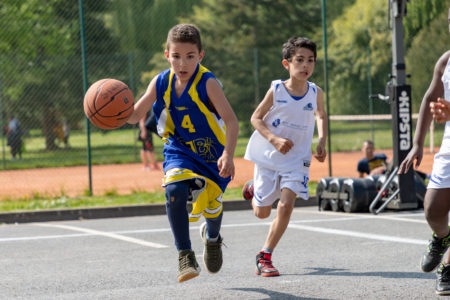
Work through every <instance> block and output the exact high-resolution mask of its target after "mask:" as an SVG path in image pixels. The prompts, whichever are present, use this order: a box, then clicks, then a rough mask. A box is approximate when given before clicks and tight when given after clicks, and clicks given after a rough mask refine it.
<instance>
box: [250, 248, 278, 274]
mask: <svg viewBox="0 0 450 300" xmlns="http://www.w3.org/2000/svg"><path fill="white" fill-rule="evenodd" d="M255 274H256V275H261V276H263V277H271V276H279V275H280V272H278V270H277V269H276V268H275V267H274V266H272V253H265V252H262V251H261V252H259V253H258V254H257V255H256V270H255Z"/></svg>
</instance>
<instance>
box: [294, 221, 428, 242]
mask: <svg viewBox="0 0 450 300" xmlns="http://www.w3.org/2000/svg"><path fill="white" fill-rule="evenodd" d="M289 228H295V229H301V230H307V231H313V232H320V233H327V234H333V235H345V236H352V237H358V238H364V239H369V240H378V241H384V242H396V243H405V244H415V245H427V244H428V242H427V241H425V240H417V239H409V238H401V237H395V236H389V235H381V234H373V233H364V232H357V231H350V230H341V229H332V228H321V227H312V226H307V225H298V224H289Z"/></svg>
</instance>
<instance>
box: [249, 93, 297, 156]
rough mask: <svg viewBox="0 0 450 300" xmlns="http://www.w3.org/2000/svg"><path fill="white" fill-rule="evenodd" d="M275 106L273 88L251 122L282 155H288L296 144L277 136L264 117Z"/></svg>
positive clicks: (257, 108)
mask: <svg viewBox="0 0 450 300" xmlns="http://www.w3.org/2000/svg"><path fill="white" fill-rule="evenodd" d="M272 106H273V89H272V87H271V88H270V89H269V90H268V91H267V93H266V95H265V96H264V99H263V100H262V101H261V103H259V105H258V107H256V109H255V111H254V112H253V114H252V117H251V119H250V122H251V123H252V125H253V127H255V129H256V130H258V132H259V133H260V134H261V135H262V136H263V137H264V138H266V139H267V140H268V141H269V142H270V143H271V144H272V145H273V146H274V147H275V149H277V150H278V151H279V152H281V153H282V154H286V153H287V152H288V151H289V150H291V148H292V147H293V146H294V143H293V142H292V141H291V140H289V139H285V138H281V137H279V136H277V135H275V134H273V132H272V131H270V129H269V128H268V127H267V126H266V123H264V120H263V119H264V116H265V115H266V114H267V112H268V111H269V110H270V108H271V107H272Z"/></svg>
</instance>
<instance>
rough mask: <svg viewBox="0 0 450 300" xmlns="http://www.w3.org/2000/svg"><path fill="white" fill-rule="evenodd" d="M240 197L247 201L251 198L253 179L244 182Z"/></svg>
mask: <svg viewBox="0 0 450 300" xmlns="http://www.w3.org/2000/svg"><path fill="white" fill-rule="evenodd" d="M242 197H244V199H245V200H249V201H250V200H252V199H253V179H252V180H249V181H247V182H246V183H245V184H244V187H243V188H242Z"/></svg>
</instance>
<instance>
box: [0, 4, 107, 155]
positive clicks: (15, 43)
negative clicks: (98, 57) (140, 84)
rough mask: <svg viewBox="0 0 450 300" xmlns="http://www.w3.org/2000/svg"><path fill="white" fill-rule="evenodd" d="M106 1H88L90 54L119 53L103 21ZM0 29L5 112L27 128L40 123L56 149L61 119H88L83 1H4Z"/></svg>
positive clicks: (94, 66)
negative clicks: (82, 102) (80, 7)
mask: <svg viewBox="0 0 450 300" xmlns="http://www.w3.org/2000/svg"><path fill="white" fill-rule="evenodd" d="M107 3H108V1H107V0H100V1H86V10H85V16H86V18H85V22H86V28H87V29H88V30H87V40H88V42H87V49H88V52H90V53H104V52H105V51H108V52H110V51H112V50H114V49H115V42H114V39H113V38H111V35H110V34H109V33H108V31H107V30H106V29H105V27H104V25H103V23H102V22H100V21H99V18H98V15H99V14H100V13H102V11H104V10H105V9H107ZM12 20H13V21H12ZM0 25H1V26H0V32H1V34H2V36H4V37H5V38H4V39H2V41H1V42H0V55H2V57H1V58H0V62H1V73H2V75H3V76H2V78H3V92H4V108H5V110H6V111H8V112H11V113H14V114H15V115H17V116H18V117H19V118H20V119H21V120H22V122H23V125H24V126H26V127H27V128H36V127H38V125H37V124H41V126H40V128H42V131H43V133H44V135H45V140H46V149H47V150H53V149H56V148H57V147H56V144H55V135H56V134H55V131H54V128H55V127H56V125H57V123H58V122H59V121H60V119H61V117H66V118H68V119H71V118H70V117H71V116H75V115H76V116H77V117H76V120H80V119H81V118H82V116H83V114H82V106H81V105H80V99H82V91H83V89H82V83H83V81H82V72H81V59H80V53H81V51H80V33H79V29H80V26H79V11H78V2H77V1H64V0H24V1H3V2H2V4H1V9H0ZM89 29H90V30H89ZM2 58H3V59H2ZM111 64H112V63H111ZM91 67H92V70H93V72H96V70H99V69H100V68H101V69H105V68H107V64H105V63H102V64H101V66H99V65H98V64H96V63H92V64H91ZM76 120H74V122H75V121H76Z"/></svg>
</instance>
